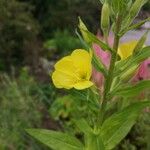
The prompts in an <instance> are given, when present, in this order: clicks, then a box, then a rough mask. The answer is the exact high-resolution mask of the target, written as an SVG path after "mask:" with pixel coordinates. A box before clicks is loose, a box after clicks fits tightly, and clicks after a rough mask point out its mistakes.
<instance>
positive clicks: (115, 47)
mask: <svg viewBox="0 0 150 150" xmlns="http://www.w3.org/2000/svg"><path fill="white" fill-rule="evenodd" d="M120 24H121V17H120V16H118V17H117V20H116V31H115V37H114V45H113V50H114V52H113V53H112V56H111V61H110V67H109V71H108V76H107V77H106V80H105V83H104V92H103V97H102V104H101V108H100V112H99V115H98V116H99V117H100V118H98V124H100V125H101V124H102V123H103V121H104V115H105V109H106V105H107V101H108V100H109V97H108V93H109V91H110V88H111V85H112V81H113V72H114V66H115V62H116V58H117V50H118V46H119V40H120V37H119V35H118V33H119V29H120Z"/></svg>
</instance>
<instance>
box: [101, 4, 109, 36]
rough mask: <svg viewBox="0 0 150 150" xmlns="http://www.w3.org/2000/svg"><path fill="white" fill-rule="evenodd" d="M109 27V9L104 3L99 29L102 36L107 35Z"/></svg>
mask: <svg viewBox="0 0 150 150" xmlns="http://www.w3.org/2000/svg"><path fill="white" fill-rule="evenodd" d="M109 27H110V8H109V4H108V3H107V2H106V1H105V3H104V5H103V7H102V13H101V28H102V30H103V34H104V35H108V31H109Z"/></svg>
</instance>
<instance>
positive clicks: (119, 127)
mask: <svg viewBox="0 0 150 150" xmlns="http://www.w3.org/2000/svg"><path fill="white" fill-rule="evenodd" d="M147 106H150V101H143V102H137V103H134V104H131V105H130V106H128V107H126V108H124V109H123V110H122V111H120V112H118V113H116V114H113V115H112V116H111V117H109V118H108V119H107V120H105V122H104V123H103V125H102V127H101V131H100V134H101V137H102V141H103V143H104V145H105V147H106V149H107V150H111V149H113V148H114V147H115V146H116V145H117V144H118V143H119V142H120V141H121V140H122V139H123V138H124V137H125V136H126V135H127V134H128V132H129V131H130V129H131V128H132V126H133V125H134V124H135V121H136V119H137V117H138V115H139V113H140V111H141V110H142V109H143V108H145V107H147Z"/></svg>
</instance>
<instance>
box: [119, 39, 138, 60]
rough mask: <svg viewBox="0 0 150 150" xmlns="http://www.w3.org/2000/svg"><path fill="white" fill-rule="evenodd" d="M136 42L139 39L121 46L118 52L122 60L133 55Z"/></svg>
mask: <svg viewBox="0 0 150 150" xmlns="http://www.w3.org/2000/svg"><path fill="white" fill-rule="evenodd" d="M136 44H137V41H131V42H127V43H123V44H121V45H120V46H119V49H118V54H119V56H120V57H121V59H122V60H123V59H126V58H127V57H129V56H131V55H132V53H133V50H134V48H135V46H136Z"/></svg>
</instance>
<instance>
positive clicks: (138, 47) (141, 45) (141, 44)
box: [133, 31, 149, 55]
mask: <svg viewBox="0 0 150 150" xmlns="http://www.w3.org/2000/svg"><path fill="white" fill-rule="evenodd" d="M148 32H149V31H146V32H145V33H144V34H143V36H142V37H141V38H140V40H139V41H138V43H137V45H136V46H135V48H134V50H133V55H134V54H136V53H137V52H138V51H139V50H140V49H142V47H143V46H144V44H145V41H146V39H147V34H148Z"/></svg>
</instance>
